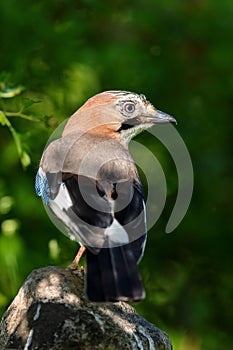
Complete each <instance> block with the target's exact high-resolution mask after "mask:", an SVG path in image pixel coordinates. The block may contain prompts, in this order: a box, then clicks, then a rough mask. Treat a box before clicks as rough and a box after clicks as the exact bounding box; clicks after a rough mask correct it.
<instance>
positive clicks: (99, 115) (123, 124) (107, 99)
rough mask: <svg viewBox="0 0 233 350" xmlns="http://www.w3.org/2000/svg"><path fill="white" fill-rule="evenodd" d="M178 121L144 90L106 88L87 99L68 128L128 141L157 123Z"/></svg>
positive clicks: (68, 124)
mask: <svg viewBox="0 0 233 350" xmlns="http://www.w3.org/2000/svg"><path fill="white" fill-rule="evenodd" d="M169 122H176V120H175V119H174V118H173V117H171V116H170V115H168V114H166V113H164V112H161V111H159V110H158V109H156V108H155V107H154V106H153V105H152V104H151V103H150V102H149V101H147V99H146V97H145V96H144V95H143V94H140V95H139V94H136V93H133V92H128V91H117V90H111V91H105V92H102V93H100V94H97V95H95V96H93V97H92V98H90V99H89V100H87V102H86V103H85V104H84V105H83V106H82V107H81V108H79V110H78V111H77V112H76V113H75V114H74V115H73V116H72V117H71V118H70V120H69V122H68V123H67V126H66V128H65V129H67V130H66V131H65V133H67V131H69V130H70V131H71V130H73V131H74V128H79V129H80V131H82V130H83V131H84V130H87V129H88V132H93V133H99V134H102V135H103V136H106V134H108V135H109V137H115V138H119V137H120V138H121V139H123V140H124V141H125V142H126V143H127V142H129V141H130V139H131V138H132V137H133V136H135V135H136V134H137V133H139V132H140V131H142V130H145V129H148V128H150V127H151V126H153V125H154V124H161V123H169Z"/></svg>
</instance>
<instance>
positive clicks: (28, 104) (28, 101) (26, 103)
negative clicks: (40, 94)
mask: <svg viewBox="0 0 233 350" xmlns="http://www.w3.org/2000/svg"><path fill="white" fill-rule="evenodd" d="M40 102H41V101H40V100H38V101H36V100H32V99H30V98H24V99H23V101H22V103H23V107H22V112H23V111H25V109H27V108H29V107H31V106H32V105H34V104H36V103H40Z"/></svg>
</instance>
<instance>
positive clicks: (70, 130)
mask: <svg viewBox="0 0 233 350" xmlns="http://www.w3.org/2000/svg"><path fill="white" fill-rule="evenodd" d="M174 121H175V119H174V118H173V117H171V116H169V115H167V114H165V113H163V112H161V111H159V110H157V109H155V108H154V107H153V105H152V104H151V103H150V102H148V101H147V100H146V97H145V96H144V95H142V94H141V95H138V94H136V93H132V92H128V91H106V92H103V93H100V94H98V95H95V96H94V97H92V98H90V99H89V100H87V102H86V103H85V104H84V105H83V106H82V107H81V108H79V109H78V110H77V111H76V112H75V113H74V114H73V115H72V116H71V117H70V118H69V119H68V122H67V123H66V125H65V127H64V129H63V131H62V135H61V137H58V138H57V139H55V140H53V141H51V142H50V143H49V144H48V145H47V146H46V148H45V150H44V153H43V155H42V158H41V161H40V167H39V170H38V173H37V176H36V193H37V195H38V196H41V197H42V200H43V202H44V204H45V207H46V208H47V211H48V213H49V215H50V216H51V217H52V219H53V221H54V223H55V224H56V225H57V226H58V227H59V228H60V229H61V230H62V232H63V233H65V234H67V235H68V236H69V237H70V238H71V239H72V240H75V241H77V242H79V243H80V244H81V248H82V249H81V254H82V252H83V251H84V250H85V249H86V265H87V272H86V292H87V296H88V298H89V300H91V301H100V302H108V301H113V302H114V301H119V300H123V301H131V302H132V301H138V300H141V299H143V298H144V297H145V291H144V288H143V284H142V281H141V276H140V273H139V270H138V266H137V264H138V263H139V261H140V259H141V257H142V256H143V252H144V248H145V243H146V232H147V230H146V213H145V204H144V194H143V188H142V185H141V181H140V178H139V175H138V171H137V168H136V165H135V163H134V161H133V159H132V157H131V155H130V153H129V150H128V143H129V141H130V140H131V138H132V137H133V136H135V135H136V134H137V133H139V132H140V131H142V130H144V129H147V128H150V127H151V126H153V125H154V124H156V123H167V122H174ZM81 254H80V253H79V254H78V255H77V257H78V258H76V260H75V261H74V264H73V265H72V266H73V267H74V266H75V265H76V264H77V262H78V260H79V258H80V255H81Z"/></svg>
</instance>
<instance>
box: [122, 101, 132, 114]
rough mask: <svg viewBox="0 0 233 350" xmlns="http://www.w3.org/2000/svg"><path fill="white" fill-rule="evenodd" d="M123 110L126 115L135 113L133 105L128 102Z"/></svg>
mask: <svg viewBox="0 0 233 350" xmlns="http://www.w3.org/2000/svg"><path fill="white" fill-rule="evenodd" d="M124 110H125V112H127V113H133V112H134V111H135V104H134V103H130V102H127V103H125V105H124Z"/></svg>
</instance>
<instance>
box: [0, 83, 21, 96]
mask: <svg viewBox="0 0 233 350" xmlns="http://www.w3.org/2000/svg"><path fill="white" fill-rule="evenodd" d="M24 90H25V87H24V86H23V85H18V86H16V87H14V88H8V87H6V88H5V89H4V90H2V91H0V98H12V97H15V96H17V95H20V94H21V93H22V92H23V91H24Z"/></svg>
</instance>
